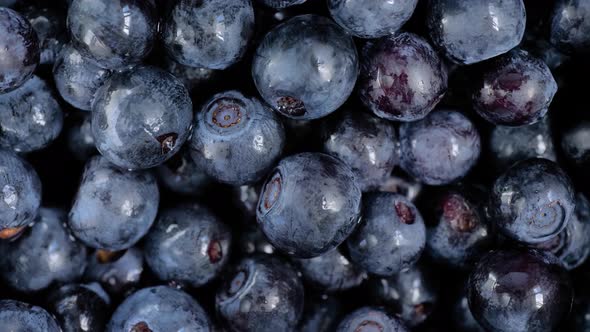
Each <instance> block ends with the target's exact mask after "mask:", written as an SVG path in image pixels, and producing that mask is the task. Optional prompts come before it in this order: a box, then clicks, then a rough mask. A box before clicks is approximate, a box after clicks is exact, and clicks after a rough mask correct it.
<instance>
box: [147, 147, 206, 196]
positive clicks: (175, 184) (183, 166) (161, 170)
mask: <svg viewBox="0 0 590 332" xmlns="http://www.w3.org/2000/svg"><path fill="white" fill-rule="evenodd" d="M156 171H157V175H158V179H159V180H160V184H162V185H163V186H164V187H165V188H166V189H168V190H170V191H172V192H174V193H177V194H186V195H195V194H200V193H203V192H204V189H205V187H206V186H207V185H208V184H209V183H210V182H211V178H210V177H208V176H207V175H206V174H205V172H204V171H203V169H202V168H201V167H199V166H198V165H197V164H196V163H195V162H194V160H193V158H192V157H191V155H190V151H189V149H188V148H182V149H181V150H180V151H179V152H178V153H177V154H175V155H174V156H172V158H170V159H169V160H168V161H166V162H165V163H163V164H162V165H160V166H158V167H157V168H156Z"/></svg>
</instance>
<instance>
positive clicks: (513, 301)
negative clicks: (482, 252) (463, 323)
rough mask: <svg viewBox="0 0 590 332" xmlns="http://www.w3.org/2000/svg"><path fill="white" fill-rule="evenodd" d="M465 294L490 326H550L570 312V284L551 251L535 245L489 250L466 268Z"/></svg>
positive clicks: (480, 318)
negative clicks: (537, 248) (470, 270)
mask: <svg viewBox="0 0 590 332" xmlns="http://www.w3.org/2000/svg"><path fill="white" fill-rule="evenodd" d="M467 296H468V300H469V307H470V308H471V312H472V313H473V316H474V317H475V318H476V320H477V321H478V322H479V323H480V324H481V325H482V326H483V327H484V328H485V329H486V330H489V331H498V332H504V331H506V332H508V331H510V332H520V331H523V332H524V331H539V332H543V331H553V329H554V328H555V327H556V326H557V325H558V324H559V323H560V321H561V319H562V318H565V316H566V315H567V314H568V313H569V311H570V309H571V305H572V301H573V289H572V286H571V282H570V279H569V276H568V274H567V273H566V271H565V270H564V269H563V268H562V267H561V265H560V263H559V261H557V259H556V258H555V257H553V256H552V255H545V254H543V253H541V252H539V251H533V250H528V251H512V250H504V251H500V250H497V251H492V252H490V253H489V254H487V255H486V256H484V257H483V258H482V259H481V260H480V261H479V263H478V264H477V266H476V267H475V269H474V270H473V271H472V272H471V274H470V276H469V281H468V295H467Z"/></svg>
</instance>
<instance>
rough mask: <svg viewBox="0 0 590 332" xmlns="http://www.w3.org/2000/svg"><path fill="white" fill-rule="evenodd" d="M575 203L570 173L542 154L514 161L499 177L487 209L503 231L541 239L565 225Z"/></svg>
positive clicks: (536, 240)
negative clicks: (541, 156)
mask: <svg viewBox="0 0 590 332" xmlns="http://www.w3.org/2000/svg"><path fill="white" fill-rule="evenodd" d="M574 207H575V194H574V190H573V187H572V183H571V181H570V179H569V178H568V176H567V175H566V174H565V173H564V171H563V170H561V168H559V166H557V164H555V163H554V162H552V161H549V160H546V159H540V158H539V159H528V160H525V161H522V162H519V163H517V164H515V165H514V166H512V167H511V168H510V169H509V170H508V171H506V172H505V173H504V174H502V175H501V176H500V177H499V178H498V179H497V180H496V182H495V183H494V186H493V188H492V192H491V194H490V200H489V209H488V210H489V211H488V212H489V214H490V216H491V219H490V221H491V222H493V223H494V224H495V225H496V226H497V227H498V229H499V230H500V231H501V232H502V233H503V234H504V235H506V236H508V237H509V238H512V239H515V240H517V241H521V242H524V243H539V242H544V241H547V240H549V239H551V238H553V237H555V236H557V234H559V232H561V231H562V230H563V229H565V227H566V226H567V224H568V222H569V221H570V219H571V216H572V215H573V213H574Z"/></svg>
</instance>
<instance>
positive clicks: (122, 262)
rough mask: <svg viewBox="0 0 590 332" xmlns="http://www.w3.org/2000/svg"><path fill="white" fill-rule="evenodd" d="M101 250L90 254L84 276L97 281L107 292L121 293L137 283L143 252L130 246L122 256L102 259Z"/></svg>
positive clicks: (141, 267) (140, 273)
mask: <svg viewBox="0 0 590 332" xmlns="http://www.w3.org/2000/svg"><path fill="white" fill-rule="evenodd" d="M102 253H103V250H97V251H96V252H94V254H93V255H90V257H89V261H88V267H87V268H86V271H85V272H84V278H85V279H86V280H89V281H97V282H100V284H101V285H102V286H103V287H104V288H105V290H106V291H107V292H109V293H110V294H114V295H123V294H124V293H125V292H127V291H129V290H130V289H132V288H133V287H135V286H137V285H138V284H139V280H140V278H141V275H142V273H143V252H142V250H140V249H138V248H136V247H131V248H129V249H127V250H126V251H125V252H124V253H123V256H121V257H117V255H115V256H112V258H111V257H108V258H107V259H106V260H105V259H104V255H103V254H102Z"/></svg>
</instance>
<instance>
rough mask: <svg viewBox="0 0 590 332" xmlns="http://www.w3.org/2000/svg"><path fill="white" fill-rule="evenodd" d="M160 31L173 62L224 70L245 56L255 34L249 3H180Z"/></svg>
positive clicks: (228, 0) (232, 0) (230, 0)
mask: <svg viewBox="0 0 590 332" xmlns="http://www.w3.org/2000/svg"><path fill="white" fill-rule="evenodd" d="M163 29H164V30H163V33H162V39H163V41H164V46H165V48H166V52H167V54H168V55H169V56H170V57H172V58H173V59H174V60H175V61H177V62H179V63H181V64H183V65H186V66H191V67H204V68H209V69H226V68H227V67H229V66H231V65H232V64H234V63H236V62H238V61H239V60H240V59H241V58H242V56H243V55H244V53H245V52H246V49H247V46H248V42H249V41H250V39H251V38H252V35H253V33H254V9H253V8H252V2H251V1H250V0H208V1H198V0H180V1H176V3H175V4H174V6H173V7H172V9H171V12H170V14H169V15H168V17H167V18H166V19H165V20H164V23H163Z"/></svg>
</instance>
